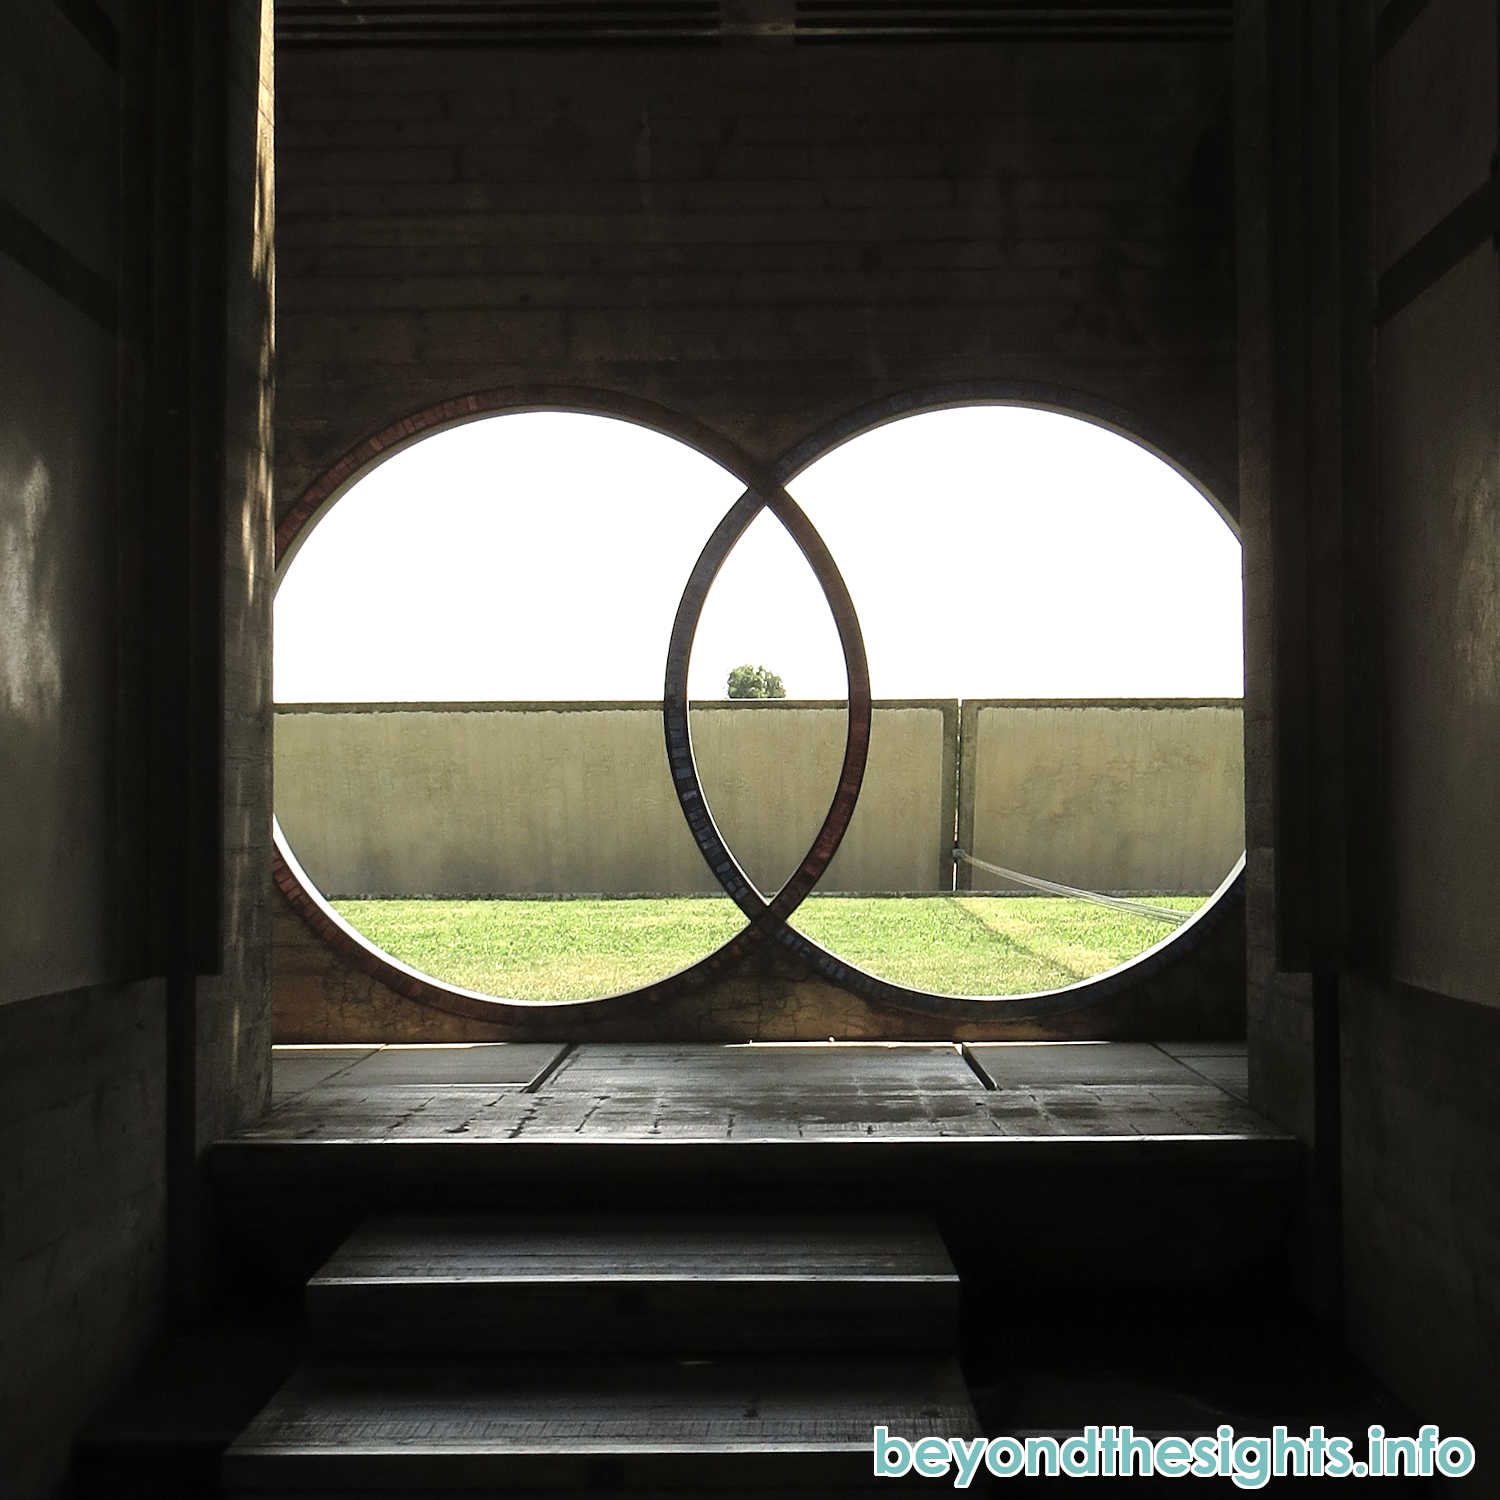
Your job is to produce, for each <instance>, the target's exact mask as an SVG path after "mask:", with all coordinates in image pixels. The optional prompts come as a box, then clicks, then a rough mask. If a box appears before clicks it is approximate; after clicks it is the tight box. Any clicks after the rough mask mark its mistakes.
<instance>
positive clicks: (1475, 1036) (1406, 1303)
mask: <svg viewBox="0 0 1500 1500" xmlns="http://www.w3.org/2000/svg"><path fill="white" fill-rule="evenodd" d="M1342 1032H1343V1049H1342V1058H1341V1064H1342V1067H1341V1072H1342V1085H1343V1086H1342V1106H1343V1117H1344V1118H1343V1172H1344V1204H1343V1210H1344V1247H1345V1249H1344V1254H1345V1260H1344V1275H1345V1296H1346V1317H1347V1320H1348V1328H1349V1337H1350V1340H1351V1342H1352V1344H1353V1345H1354V1348H1355V1349H1356V1350H1357V1351H1358V1352H1359V1354H1360V1355H1361V1357H1362V1358H1363V1359H1365V1360H1366V1361H1367V1362H1368V1363H1369V1365H1370V1367H1371V1368H1372V1369H1375V1370H1379V1371H1380V1372H1381V1373H1382V1376H1383V1378H1384V1379H1386V1380H1387V1381H1388V1382H1389V1383H1390V1385H1391V1388H1392V1389H1393V1390H1395V1391H1396V1392H1397V1393H1399V1394H1400V1395H1402V1396H1404V1397H1405V1398H1406V1400H1407V1401H1409V1402H1410V1403H1411V1405H1412V1408H1413V1410H1415V1411H1420V1412H1421V1413H1422V1414H1423V1420H1440V1421H1441V1423H1442V1429H1443V1431H1444V1432H1445V1433H1448V1432H1457V1433H1462V1434H1463V1436H1465V1437H1466V1438H1468V1439H1469V1440H1470V1441H1471V1442H1472V1443H1474V1444H1475V1446H1476V1448H1477V1449H1478V1451H1479V1452H1480V1453H1486V1452H1489V1453H1493V1452H1495V1451H1496V1449H1497V1447H1500V1416H1497V1413H1496V1408H1495V1400H1494V1393H1495V1391H1497V1390H1500V1192H1497V1187H1496V1183H1497V1176H1496V1171H1495V1162H1496V1160H1497V1158H1500V1097H1497V1094H1496V1090H1495V1059H1496V1056H1497V1055H1500V1010H1496V1009H1494V1008H1493V1007H1490V1006H1479V1005H1471V1004H1467V1003H1466V1002H1464V1001H1461V1000H1453V999H1450V998H1448V997H1447V996H1444V995H1436V994H1432V993H1430V992H1425V991H1421V990H1415V989H1410V988H1408V987H1406V986H1404V985H1389V986H1387V985H1377V984H1371V983H1369V982H1367V981H1363V980H1355V979H1350V980H1346V981H1345V984H1344V993H1343V997H1342ZM1414 1289H1420V1291H1419V1294H1417V1295H1413V1290H1414Z"/></svg>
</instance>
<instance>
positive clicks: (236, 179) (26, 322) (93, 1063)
mask: <svg viewBox="0 0 1500 1500" xmlns="http://www.w3.org/2000/svg"><path fill="white" fill-rule="evenodd" d="M221 9H222V12H223V19H224V22H225V28H226V29H225V30H224V31H223V32H217V31H215V29H214V27H213V26H212V25H211V24H209V21H210V20H211V19H216V18H208V17H207V13H206V12H198V11H195V10H194V9H190V8H173V7H155V8H152V7H134V6H130V7H125V6H116V5H105V6H99V7H93V6H90V7H82V8H74V7H58V6H52V5H46V4H27V5H22V6H15V7H10V8H9V9H8V10H7V12H6V26H7V47H6V49H5V52H4V57H3V59H0V134H3V136H4V139H5V141H6V143H7V149H6V151H5V153H4V161H3V163H0V197H3V199H4V200H5V202H6V204H7V212H6V214H5V216H4V235H3V240H0V324H3V326H4V329H5V336H4V340H3V350H0V763H3V765H4V774H3V776H0V843H3V846H4V848H5V850H6V857H5V858H4V859H3V860H0V906H3V909H4V913H5V916H4V918H3V920H0V1205H3V1208H0V1220H3V1227H0V1350H3V1351H4V1352H3V1356H0V1475H3V1478H0V1489H4V1491H5V1493H6V1495H7V1496H11V1495H14V1496H16V1497H18V1500H31V1497H41V1496H51V1495H53V1494H57V1493H61V1492H62V1488H61V1487H62V1486H63V1484H64V1479H65V1474H66V1471H67V1467H68V1463H69V1453H70V1448H71V1445H72V1443H73V1440H74V1437H75V1435H76V1433H77V1431H78V1429H79V1427H80V1425H81V1423H82V1422H83V1421H84V1419H85V1418H86V1417H87V1416H88V1414H89V1412H90V1410H91V1409H92V1408H93V1407H95V1406H96V1405H97V1404H98V1403H99V1402H100V1401H101V1400H103V1399H104V1398H106V1397H107V1396H108V1395H110V1394H111V1393H112V1392H113V1391H114V1390H116V1389H117V1388H118V1387H119V1385H120V1383H121V1382H122V1381H123V1380H124V1379H125V1378H126V1377H127V1376H128V1374H129V1372H130V1370H131V1369H132V1367H133V1366H135V1365H136V1364H137V1363H138V1362H139V1360H140V1358H141V1356H142V1355H143V1353H144V1352H145V1350H146V1349H147V1347H148V1346H149V1345H150V1343H151V1342H152V1340H154V1339H155V1338H156V1337H157V1336H158V1334H159V1333H160V1331H161V1328H162V1325H163V1317H164V1312H165V1304H166V1303H167V1301H168V1300H169V1299H173V1300H176V1301H177V1302H178V1305H179V1307H180V1306H183V1305H186V1304H187V1303H189V1302H190V1301H191V1299H192V1297H193V1295H194V1291H195V1288H197V1287H200V1286H206V1285H207V1284H208V1283H209V1282H210V1281H211V1268H210V1265H209V1261H208V1256H207V1254H206V1252H205V1246H204V1245H203V1243H202V1242H201V1240H200V1239H199V1238H198V1236H197V1232H196V1222H195V1221H196V1218H197V1209H198V1208H199V1207H201V1204H200V1203H199V1200H198V1196H197V1195H198V1191H199V1183H200V1179H199V1175H198V1172H197V1154H198V1148H199V1146H200V1145H201V1143H203V1142H206V1141H207V1140H210V1139H213V1138H215V1137H217V1136H219V1135H221V1134H222V1133H223V1132H224V1130H225V1129H232V1128H234V1127H235V1126H237V1125H240V1124H243V1123H245V1122H246V1121H247V1120H249V1119H252V1118H253V1117H254V1116H255V1114H256V1113H257V1111H258V1110H259V1109H260V1107H261V1106H262V1105H263V1103H264V1102H265V1100H266V1098H267V1093H268V1087H269V1041H270V1038H269V1010H270V1004H269V1002H270V996H269V932H268V926H269V911H270V906H269V901H268V899H267V893H266V890H265V882H264V871H265V868H266V864H267V860H268V858H269V847H270V845H269V827H268V825H269V813H270V774H269V773H270V763H269V748H270V747H269V727H270V720H269V707H270V695H269V670H270V662H269V631H270V587H269V586H270V582H271V570H270V513H271V508H270V490H269V482H270V465H269V447H268V444H269V426H270V411H269V402H268V396H269V387H270V374H271V372H270V348H271V328H270V302H269V297H270V279H271V278H270V257H271V250H270V222H269V202H270V183H269V177H268V175H267V173H268V170H269V156H270V126H271V95H270V87H271V77H270V47H269V24H270V10H271V7H270V3H269V0H264V3H263V0H235V3H234V4H232V5H229V6H226V7H222V8H221ZM198 25H204V26H205V28H206V29H205V31H204V32H202V33H200V34H199V35H197V36H192V35H190V33H192V32H193V29H194V27H195V26H198ZM195 41H196V42H199V43H201V44H202V45H201V46H200V47H199V48H197V49H196V50H195V49H194V48H193V46H192V45H191V44H192V43H193V42H195ZM179 43H181V44H184V45H183V55H185V56H191V57H192V59H193V68H194V69H198V68H201V69H202V70H203V81H204V82H207V81H208V80H209V79H212V86H211V89H210V91H209V92H208V93H206V94H204V96H203V98H202V99H200V100H199V104H200V106H201V105H203V102H204V100H209V99H211V100H212V106H213V107H214V108H218V107H220V106H221V104H222V106H223V107H224V108H226V109H227V111H228V142H229V158H228V159H227V160H225V161H223V162H221V161H219V160H218V159H216V157H215V156H214V154H213V153H212V152H211V151H204V152H203V153H202V154H201V155H200V156H191V155H190V154H189V153H188V152H187V151H186V150H184V151H183V152H182V153H181V154H180V155H175V154H174V149H175V146H176V141H175V139H173V138H172V136H171V132H170V131H169V130H167V129H166V128H165V123H164V122H166V121H169V120H171V119H172V118H173V111H174V109H176V108H177V106H178V105H179V104H182V105H183V107H184V108H190V107H191V101H190V99H187V98H186V91H188V90H190V89H192V88H193V87H194V86H195V84H197V83H198V82H199V81H200V80H199V77H198V74H197V73H196V72H192V73H191V76H190V75H189V73H188V72H184V71H182V70H181V69H166V70H164V71H163V72H162V73H161V74H160V75H158V76H157V77H156V78H154V79H153V80H149V81H148V80H147V79H146V78H145V77H144V76H143V73H142V71H141V70H140V69H139V65H140V63H141V61H142V58H141V53H142V52H143V51H148V52H154V50H155V49H156V48H157V47H158V46H160V47H161V48H162V49H163V51H165V52H170V51H171V48H172V47H173V46H174V45H176V44H179ZM221 49H227V50H224V51H221ZM221 64H225V65H226V66H225V68H224V73H225V77H224V79H223V80H222V81H221V80H220V79H219V78H218V76H217V70H218V69H219V67H220V65H221ZM179 90H180V91H183V92H182V93H179V92H177V91H179ZM202 123H203V125H204V129H205V135H204V139H205V140H207V141H212V140H213V139H214V136H213V131H212V126H211V124H210V123H209V121H208V119H207V118H206V117H205V118H204V119H203V121H202ZM153 127H159V128H161V134H162V137H164V138H166V145H165V147H164V149H163V150H162V151H161V152H160V154H157V152H156V147H157V145H158V143H159V142H158V138H157V137H152V138H151V139H149V140H148V139H147V137H148V134H149V132H150V130H151V129H152V128H153ZM220 209H222V210H223V221H222V228H223V231H224V239H223V241H222V242H220V241H219V240H218V239H217V238H216V237H215V226H216V225H217V224H218V220H219V211H220ZM220 253H224V254H225V255H226V256H227V263H226V264H225V265H224V267H223V272H224V276H223V278H222V283H223V287H224V290H225V295H226V297H227V304H228V305H227V307H226V306H220V305H219V304H218V303H217V301H216V297H217V290H216V289H217V287H218V286H219V284H220V278H219V277H218V275H217V268H216V267H214V266H212V264H211V263H210V260H209V258H210V257H216V256H217V255H218V254H220ZM174 257H175V258H176V260H177V262H178V263H179V264H182V265H190V266H192V267H193V268H194V275H193V277H192V278H191V281H192V285H191V286H189V285H188V284H187V281H186V280H181V281H179V280H177V279H175V278H169V275H168V272H167V271H166V270H164V269H163V266H164V265H165V264H167V263H170V262H172V261H173V260H174ZM200 268H201V270H202V275H201V277H200V276H199V274H198V272H199V270H200ZM195 320H196V321H195ZM221 324H227V328H226V329H225V334H226V338H227V347H224V346H221V344H220V342H219V337H218V335H219V328H220V325H221ZM184 346H187V347H190V348H191V350H192V355H191V357H188V356H184V357H183V358H177V357H175V355H173V356H172V357H169V355H168V351H175V350H181V349H182V348H184ZM168 365H170V367H171V368H170V370H168V369H167V368H166V367H167V366H168ZM221 376H223V377H224V379H223V381H222V386H221V379H220V377H221ZM178 382H183V383H186V384H189V385H192V386H193V387H194V403H195V404H194V405H193V410H192V411H191V412H188V411H187V410H186V407H185V405H184V404H183V403H181V402H180V401H177V400H176V399H175V398H173V397H170V396H168V395H166V394H165V391H166V389H167V388H169V387H170V388H172V389H179V388H180V387H179V386H178ZM221 389H222V394H223V396H224V404H223V407H222V409H221V408H220V407H219V406H218V405H217V404H216V398H217V396H218V394H219V393H220V391H221ZM169 406H170V409H168V408H169ZM221 421H222V422H223V424H224V425H223V430H222V431H220V430H219V424H220V422H221ZM221 441H222V454H223V467H222V469H218V468H217V467H211V466H210V465H209V464H208V463H206V462H205V463H203V464H201V465H200V466H198V467H194V465H195V463H196V462H197V456H198V455H202V454H209V453H212V454H214V455H215V460H214V462H215V464H217V457H218V454H219V453H220V451H221ZM189 450H191V455H192V456H189V457H185V456H184V455H185V454H187V453H188V452H189ZM216 506H223V508H224V526H223V532H224V542H225V553H224V556H223V565H224V579H225V582H224V588H223V593H222V600H223V606H224V607H223V610H222V615H221V614H220V611H219V609H218V603H219V599H220V593H219V589H218V584H217V581H216V580H215V578H214V577H213V561H214V560H213V559H212V556H211V554H210V560H209V561H208V562H207V563H206V564H205V557H204V555H203V554H202V553H201V552H200V553H197V554H195V555H194V556H193V558H192V562H191V564H188V563H186V562H185V561H184V560H183V554H184V553H185V552H187V551H188V550H189V549H188V546H187V544H185V543H184V541H183V537H184V535H185V534H186V533H188V532H195V531H196V528H195V527H193V526H187V525H184V524H183V523H184V522H185V521H187V520H188V519H189V518H195V519H196V518H200V517H203V513H204V512H207V517H204V519H205V520H206V524H204V525H203V527H202V534H203V536H204V537H206V538H212V539H214V540H215V541H216V540H217V537H218V525H217V521H218V517H217V516H214V515H213V513H212V511H211V509H210V508H211V507H216ZM197 507H202V508H203V511H202V512H200V511H199V510H197V509H196V508H197ZM166 517H170V518H171V521H170V522H168V521H167V520H166V519H164V518H166ZM168 531H171V533H172V534H170V535H168V534H167V532H168ZM178 567H180V569H181V571H176V569H177V568H178ZM190 569H194V570H196V569H202V570H203V571H202V573H201V575H200V574H196V573H195V575H194V576H193V578H192V579H191V580H189V578H188V577H187V576H186V575H187V573H188V572H189V570H190ZM189 658H191V662H192V664H191V665H187V661H188V659H189ZM189 678H191V679H193V681H194V684H195V688H196V689H201V688H203V687H204V686H205V685H207V691H206V692H204V693H203V695H202V696H201V697H199V696H194V695H193V693H192V692H180V691H179V690H180V689H181V688H182V685H183V683H184V682H185V681H186V680H187V679H189ZM221 685H222V696H221V693H220V687H221ZM189 746H190V747H191V748H188V747H189ZM163 748H165V749H169V750H170V751H171V752H172V753H173V754H174V755H180V756H181V758H182V759H183V760H184V761H186V762H190V763H192V764H193V765H194V769H195V772H196V771H199V770H201V772H202V774H203V785H204V786H207V787H212V786H213V778H214V774H215V770H214V768H215V767H216V766H217V764H218V763H219V762H220V761H221V760H222V762H223V765H224V767H225V774H224V782H225V787H226V791H227V794H226V795H221V796H218V797H215V796H212V795H210V796H208V797H205V798H204V799H203V801H204V805H202V806H199V805H196V804H195V806H194V809H193V813H192V814H188V813H186V812H185V811H184V809H183V805H182V804H183V803H184V801H185V800H186V798H185V797H184V795H183V788H182V787H181V786H174V787H173V789H172V790H173V795H172V798H171V799H170V803H169V804H167V799H165V798H163V797H161V795H160V793H161V782H162V780H163V779H164V778H163V777H162V776H160V775H159V774H158V772H157V769H156V767H157V759H156V756H155V755H154V753H153V752H154V751H155V750H159V749H163ZM164 804H165V805H164ZM200 816H201V817H203V818H205V819H208V820H211V821H212V823H214V824H215V825H219V824H222V828H221V829H219V830H217V831H216V835H215V836H211V832H210V829H208V828H206V827H204V826H201V825H200V824H199V823H198V822H197V821H196V819H197V818H198V817H200ZM221 847H222V850H223V851H224V852H223V858H222V860H221V859H220V857H219V850H220V848H221ZM189 869H190V870H193V871H194V872H197V873H198V874H199V875H201V877H202V880H203V886H204V888H205V889H208V890H211V891H212V895H211V897H210V900H211V901H212V900H215V899H220V900H221V901H222V907H221V910H220V912H219V914H218V915H219V919H220V920H219V924H218V925H219V926H220V927H221V928H222V931H223V935H224V946H223V961H222V964H220V963H219V962H218V960H217V959H216V957H215V956H214V955H213V954H212V953H205V952H204V951H203V949H202V948H195V947H194V946H193V944H194V942H195V939H196V936H197V935H196V934H195V933H190V932H188V931H187V930H185V929H186V926H187V924H185V923H183V922H181V921H178V920H175V919H176V918H179V917H180V916H181V914H182V913H181V911H179V910H178V908H177V905H176V897H175V895H174V894H173V893H172V892H170V891H168V890H167V889H166V888H167V887H169V886H172V885H173V884H174V880H175V877H174V880H166V879H163V876H165V875H166V874H167V873H168V872H173V871H175V872H181V871H183V870H189ZM204 872H206V873H204ZM190 879H191V877H190ZM177 884H181V882H177ZM165 909H170V910H171V917H172V920H157V919H158V918H160V916H161V912H162V911H163V910H165ZM205 946H210V945H208V944H205ZM207 968H218V969H219V970H220V972H219V973H217V974H215V975H214V976H213V977H212V978H207V977H204V976H202V975H200V974H196V973H194V972H193V971H194V970H195V969H207ZM169 973H170V974H171V975H172V976H173V977H172V979H171V981H170V982H169V981H168V980H167V979H166V978H165V977H164V976H166V975H167V974H169ZM169 1182H170V1184H171V1191H170V1192H169V1191H168V1187H169ZM169 1210H170V1211H169ZM169 1266H170V1268H171V1270H170V1274H169V1269H168V1268H169Z"/></svg>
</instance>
